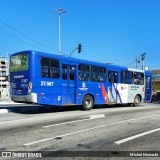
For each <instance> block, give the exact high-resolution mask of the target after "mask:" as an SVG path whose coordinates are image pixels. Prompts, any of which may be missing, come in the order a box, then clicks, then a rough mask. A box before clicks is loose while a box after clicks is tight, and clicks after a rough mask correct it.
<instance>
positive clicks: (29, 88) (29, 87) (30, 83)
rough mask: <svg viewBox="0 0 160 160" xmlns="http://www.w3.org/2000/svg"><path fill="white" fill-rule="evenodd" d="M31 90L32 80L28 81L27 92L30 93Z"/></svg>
mask: <svg viewBox="0 0 160 160" xmlns="http://www.w3.org/2000/svg"><path fill="white" fill-rule="evenodd" d="M31 91H32V82H29V84H28V94H31Z"/></svg>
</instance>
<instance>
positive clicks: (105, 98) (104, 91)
mask: <svg viewBox="0 0 160 160" xmlns="http://www.w3.org/2000/svg"><path fill="white" fill-rule="evenodd" d="M102 95H103V98H104V100H105V102H106V104H108V103H109V100H108V94H107V92H106V89H105V87H104V84H103V83H102Z"/></svg>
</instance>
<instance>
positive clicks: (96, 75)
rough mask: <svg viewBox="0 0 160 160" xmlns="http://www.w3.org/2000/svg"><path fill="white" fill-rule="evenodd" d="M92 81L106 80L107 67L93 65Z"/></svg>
mask: <svg viewBox="0 0 160 160" xmlns="http://www.w3.org/2000/svg"><path fill="white" fill-rule="evenodd" d="M91 81H93V82H105V81H106V68H104V67H98V66H91Z"/></svg>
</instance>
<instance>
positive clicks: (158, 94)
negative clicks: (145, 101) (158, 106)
mask: <svg viewBox="0 0 160 160" xmlns="http://www.w3.org/2000/svg"><path fill="white" fill-rule="evenodd" d="M153 101H160V91H157V92H155V93H154V94H153V95H152V100H151V102H153Z"/></svg>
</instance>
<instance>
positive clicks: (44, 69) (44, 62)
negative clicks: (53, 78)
mask: <svg viewBox="0 0 160 160" xmlns="http://www.w3.org/2000/svg"><path fill="white" fill-rule="evenodd" d="M41 76H42V77H45V78H48V77H49V59H48V58H42V59H41Z"/></svg>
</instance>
